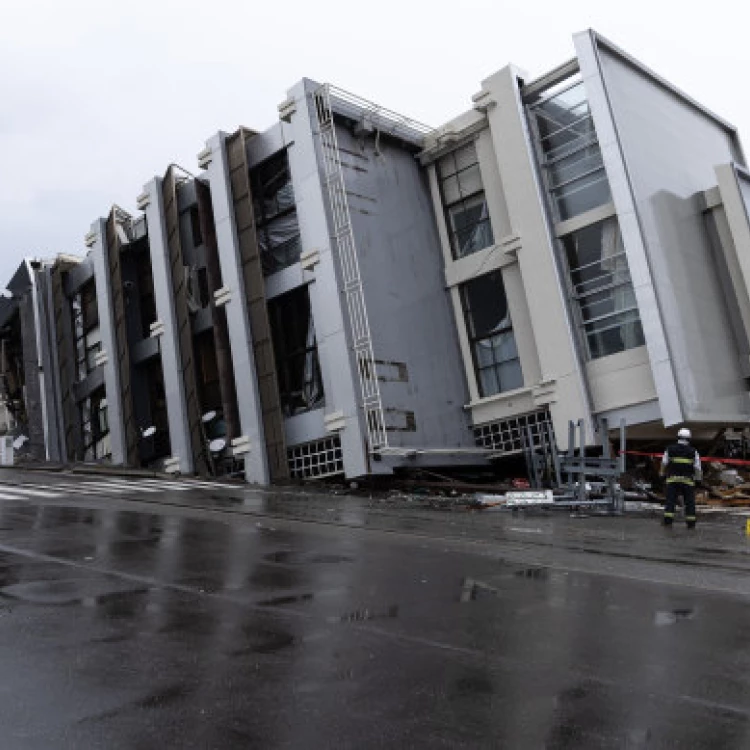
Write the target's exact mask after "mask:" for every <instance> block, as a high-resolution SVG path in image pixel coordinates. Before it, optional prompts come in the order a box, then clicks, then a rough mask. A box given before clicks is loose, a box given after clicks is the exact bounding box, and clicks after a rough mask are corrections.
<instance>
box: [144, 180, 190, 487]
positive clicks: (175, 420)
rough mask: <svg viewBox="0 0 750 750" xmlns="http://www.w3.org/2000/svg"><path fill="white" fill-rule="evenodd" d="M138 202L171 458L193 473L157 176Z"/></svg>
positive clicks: (163, 218)
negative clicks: (145, 240) (146, 248)
mask: <svg viewBox="0 0 750 750" xmlns="http://www.w3.org/2000/svg"><path fill="white" fill-rule="evenodd" d="M146 196H148V198H146ZM146 201H148V203H146ZM139 203H140V205H141V206H142V207H143V209H144V212H145V214H146V222H147V224H148V243H149V252H150V254H151V275H152V277H153V281H154V298H155V300H156V314H157V315H158V317H159V322H160V323H161V324H162V326H163V328H162V333H161V334H160V335H159V351H160V352H161V365H162V372H163V374H164V393H165V396H166V399H167V419H168V422H169V442H170V445H171V447H172V458H173V459H179V464H177V465H178V466H179V470H180V472H181V473H183V474H192V473H193V470H194V461H193V451H192V446H191V443H190V428H189V422H188V412H187V401H186V398H185V382H184V379H183V376H182V364H181V363H182V358H181V356H180V349H179V335H178V331H177V315H176V312H175V305H174V293H173V290H172V276H171V272H170V263H169V252H168V247H167V228H166V220H165V216H164V198H163V193H162V180H161V179H160V178H159V177H154V179H153V180H151V182H149V183H148V184H147V185H145V186H144V188H143V193H142V194H141V195H140V196H139ZM151 322H155V321H151Z"/></svg>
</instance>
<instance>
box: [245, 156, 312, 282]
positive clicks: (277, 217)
mask: <svg viewBox="0 0 750 750" xmlns="http://www.w3.org/2000/svg"><path fill="white" fill-rule="evenodd" d="M250 181H251V184H252V191H253V211H254V212H255V224H256V232H257V237H258V246H259V249H260V253H261V259H262V263H263V272H264V273H265V274H266V275H268V274H272V273H275V272H276V271H280V270H281V269H282V268H286V267H287V266H291V265H292V264H294V263H296V262H297V261H298V260H299V258H300V254H301V252H302V245H301V244H300V234H299V223H298V221H297V207H296V204H295V202H294V189H293V188H292V176H291V173H290V171H289V159H288V156H287V153H286V151H282V152H280V153H278V154H276V155H275V156H272V157H271V158H270V159H268V160H267V161H265V162H263V163H262V164H261V165H260V166H258V167H256V168H255V169H253V170H251V172H250Z"/></svg>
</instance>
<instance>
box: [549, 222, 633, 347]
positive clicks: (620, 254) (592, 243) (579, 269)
mask: <svg viewBox="0 0 750 750" xmlns="http://www.w3.org/2000/svg"><path fill="white" fill-rule="evenodd" d="M561 242H562V246H563V250H564V252H565V260H566V262H567V266H568V271H569V275H570V290H571V297H572V299H573V302H574V305H575V307H576V309H577V314H578V318H579V325H580V327H581V330H582V334H583V339H584V341H585V343H586V349H587V352H588V356H589V357H590V358H591V359H596V358H598V357H606V356H607V355H609V354H616V353H617V352H622V351H625V350H626V349H632V348H634V347H636V346H643V344H644V343H645V340H644V337H643V328H642V326H641V319H640V315H639V313H638V305H637V304H636V300H635V293H634V291H633V282H632V280H631V278H630V269H629V268H628V259H627V256H626V255H625V248H624V246H623V243H622V235H621V234H620V228H619V226H618V224H617V219H616V218H614V217H613V218H611V219H606V220H605V221H600V222H598V223H596V224H592V225H591V226H588V227H585V228H584V229H580V230H578V231H577V232H573V233H572V234H569V235H567V236H565V237H563V238H562V240H561Z"/></svg>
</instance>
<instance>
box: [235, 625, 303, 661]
mask: <svg viewBox="0 0 750 750" xmlns="http://www.w3.org/2000/svg"><path fill="white" fill-rule="evenodd" d="M242 638H243V644H244V645H243V646H242V647H241V648H238V649H235V650H234V651H232V652H230V656H235V657H236V656H248V655H249V654H275V653H276V652H278V651H281V650H282V649H285V648H290V647H291V646H293V645H294V644H295V643H296V641H297V639H296V638H295V637H294V636H293V635H292V634H291V633H288V632H287V631H286V630H282V629H271V628H264V627H258V626H255V625H252V626H248V627H245V628H243V629H242Z"/></svg>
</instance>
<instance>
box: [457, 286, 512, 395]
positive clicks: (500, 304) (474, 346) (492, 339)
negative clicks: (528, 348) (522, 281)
mask: <svg viewBox="0 0 750 750" xmlns="http://www.w3.org/2000/svg"><path fill="white" fill-rule="evenodd" d="M461 300H462V302H463V308H464V317H465V319H466V327H467V330H468V334H469V341H470V342H471V350H472V356H473V357H474V370H475V372H476V375H477V382H478V384H479V392H480V395H481V396H483V397H484V396H492V395H493V394H495V393H502V392H503V391H510V390H513V389H514V388H520V387H521V386H523V374H522V372H521V360H520V359H519V357H518V349H517V348H516V338H515V336H514V334H513V326H512V324H511V320H510V313H509V312H508V301H507V299H506V297H505V287H504V286H503V278H502V274H501V272H500V271H494V272H493V273H488V274H486V275H485V276H480V277H479V278H476V279H473V280H472V281H469V282H467V283H466V284H463V285H462V286H461Z"/></svg>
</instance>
